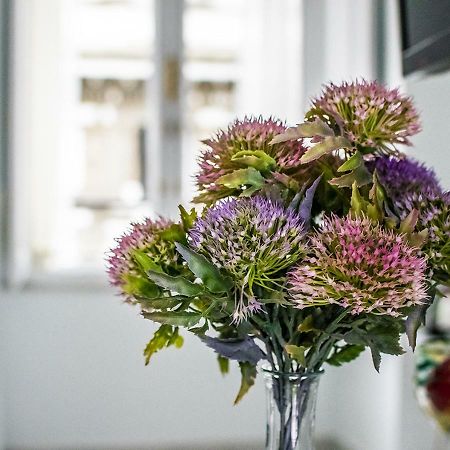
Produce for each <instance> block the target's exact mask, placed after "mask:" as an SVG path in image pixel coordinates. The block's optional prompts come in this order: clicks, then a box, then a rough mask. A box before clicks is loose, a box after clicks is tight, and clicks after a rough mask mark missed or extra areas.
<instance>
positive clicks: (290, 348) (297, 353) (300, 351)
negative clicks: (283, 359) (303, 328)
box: [284, 344, 307, 366]
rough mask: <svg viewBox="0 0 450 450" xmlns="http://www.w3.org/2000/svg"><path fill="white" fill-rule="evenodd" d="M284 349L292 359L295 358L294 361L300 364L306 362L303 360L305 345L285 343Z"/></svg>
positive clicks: (302, 364)
mask: <svg viewBox="0 0 450 450" xmlns="http://www.w3.org/2000/svg"><path fill="white" fill-rule="evenodd" d="M284 349H285V350H286V352H287V354H288V355H289V356H290V357H291V358H292V359H295V361H297V362H298V363H299V364H300V365H301V366H304V365H305V363H306V361H305V351H306V350H307V347H302V346H298V345H291V344H286V345H285V346H284Z"/></svg>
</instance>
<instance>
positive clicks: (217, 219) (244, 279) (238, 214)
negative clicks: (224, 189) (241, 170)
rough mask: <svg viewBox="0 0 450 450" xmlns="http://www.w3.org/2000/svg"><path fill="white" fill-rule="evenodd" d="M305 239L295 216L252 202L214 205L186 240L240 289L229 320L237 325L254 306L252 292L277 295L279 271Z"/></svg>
mask: <svg viewBox="0 0 450 450" xmlns="http://www.w3.org/2000/svg"><path fill="white" fill-rule="evenodd" d="M304 234H305V232H304V226H303V222H302V221H301V219H300V217H299V216H298V215H297V214H296V213H295V212H293V211H292V210H290V209H285V208H284V207H282V206H281V205H279V204H277V203H275V202H273V201H272V200H270V199H268V198H264V197H261V196H255V197H249V198H242V197H241V198H236V199H230V200H225V201H222V202H220V203H217V204H216V205H215V206H214V207H212V208H210V209H208V210H207V211H206V214H205V216H204V217H203V218H200V219H198V220H197V222H196V223H195V225H194V227H193V228H192V229H191V230H190V232H189V238H190V243H191V245H192V246H193V247H194V248H195V249H197V251H199V252H200V253H201V254H203V255H204V256H206V257H207V258H208V259H209V260H210V261H212V262H213V263H214V264H215V265H216V266H217V267H219V268H222V269H224V270H225V271H226V272H227V273H228V274H229V275H231V277H232V278H233V279H234V280H235V281H236V282H237V283H238V284H240V286H241V297H240V298H239V299H237V302H236V312H235V316H234V318H235V320H240V319H242V318H244V317H246V314H247V313H248V307H249V306H250V307H255V306H257V305H258V302H257V299H255V298H254V295H253V286H254V285H258V286H261V287H264V288H268V289H271V288H274V287H275V289H277V287H276V286H277V283H280V282H281V281H282V280H283V279H284V272H283V271H285V270H286V269H287V268H289V267H291V266H292V265H293V264H294V263H295V262H297V261H298V260H299V259H300V258H301V257H302V256H303V255H304V252H305V248H304V244H303V243H302V240H303V237H304ZM247 288H248V289H247ZM245 292H247V293H246V294H244V293H245ZM244 295H245V296H246V297H247V298H244ZM250 312H251V311H250Z"/></svg>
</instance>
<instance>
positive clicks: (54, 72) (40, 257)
mask: <svg viewBox="0 0 450 450" xmlns="http://www.w3.org/2000/svg"><path fill="white" fill-rule="evenodd" d="M282 3H283V8H280V2H278V1H275V0H265V1H259V0H248V1H246V2H242V1H240V0H185V1H184V2H183V1H182V0H154V1H148V0H115V1H105V0H47V1H46V2H40V1H39V0H28V1H23V0H18V1H17V2H15V16H16V22H17V23H16V24H15V29H16V32H15V33H16V34H15V36H14V39H15V41H16V42H15V52H16V63H15V68H14V71H15V73H14V79H15V80H17V83H16V85H15V86H14V89H13V90H14V104H15V110H16V113H15V116H14V117H15V122H16V125H15V133H14V135H15V136H14V159H15V160H16V161H15V165H16V166H19V165H20V167H21V168H20V172H19V173H17V174H16V177H15V184H14V193H15V194H14V197H15V198H14V199H13V200H14V203H15V205H16V206H17V205H19V206H20V208H19V209H20V210H21V214H19V215H18V216H19V217H20V218H22V219H23V220H16V222H15V229H16V231H15V233H16V236H19V239H16V242H18V243H19V245H20V246H22V249H25V250H28V256H29V257H30V260H31V270H32V272H54V271H60V270H79V269H80V268H83V269H84V270H86V269H87V270H96V269H100V270H101V268H102V266H103V258H104V252H105V250H106V249H107V248H109V247H110V246H111V245H113V237H114V236H117V235H118V234H119V233H120V232H122V231H123V230H124V228H125V227H126V225H127V224H128V222H129V221H130V220H139V219H140V218H141V217H143V216H144V215H155V214H156V213H158V212H160V208H161V204H162V206H166V204H170V205H171V206H172V210H173V209H174V208H173V206H174V205H175V204H176V203H178V202H188V201H189V200H190V199H191V198H192V197H193V194H194V183H193V179H192V174H193V173H194V172H195V170H196V157H197V155H198V152H199V150H200V149H201V144H200V143H199V140H200V139H202V138H205V137H208V136H209V135H211V134H212V133H213V132H215V131H216V130H217V129H218V128H219V127H224V126H226V125H227V124H228V123H229V122H230V121H231V120H233V118H234V117H236V116H240V117H243V115H244V114H245V113H250V114H252V113H253V114H255V113H263V114H264V113H268V112H269V111H270V112H273V111H275V113H276V111H277V109H276V108H273V105H274V103H278V104H282V105H283V106H282V108H281V107H279V108H278V110H283V111H287V112H288V114H287V115H289V114H290V113H292V112H293V111H295V112H297V111H298V113H300V111H301V109H302V105H301V102H300V101H299V100H298V99H299V98H300V94H301V93H300V86H301V83H300V82H299V80H300V71H301V67H300V64H299V61H300V59H301V51H300V44H301V26H300V24H301V7H302V6H301V2H298V1H296V0H282ZM177 17H178V19H177ZM177 20H178V22H177ZM161 21H162V22H161ZM177 23H180V24H181V23H183V27H182V28H183V34H182V37H181V35H180V34H179V31H180V30H179V28H177V25H176V24H177ZM174 24H175V25H174ZM174 26H175V28H173V27H174ZM171 27H172V29H171ZM180 28H181V25H180ZM158 30H159V31H158ZM261 30H266V32H265V33H262V32H261ZM157 31H158V33H160V35H159V36H156V32H157ZM279 48H286V51H287V52H290V53H287V54H286V55H284V56H283V55H281V56H280V55H277V53H278V49H279ZM292 50H295V51H292ZM170 51H172V52H174V55H175V56H174V58H175V59H174V61H172V60H170V61H169V62H170V64H172V63H173V64H172V65H169V66H170V67H169V66H167V67H168V68H169V69H170V71H171V72H170V73H169V74H167V72H164V70H166V69H167V67H166V66H165V63H166V62H167V61H166V60H164V57H166V56H167V54H168V53H170ZM161 55H162V57H161ZM276 58H279V59H280V58H281V59H282V65H283V68H284V69H283V71H282V72H280V71H279V70H278V73H274V71H273V69H271V63H270V61H271V60H275V59H276ZM177 65H178V66H179V68H180V73H181V75H182V77H181V80H182V81H181V84H180V85H181V88H182V89H181V91H180V94H181V95H180V96H179V98H176V99H175V101H174V103H173V105H168V104H167V105H166V103H165V102H168V103H170V101H171V99H166V98H165V97H164V95H163V94H162V91H163V90H164V89H165V84H164V83H167V82H170V81H172V82H173V81H174V80H175V82H176V81H177V79H176V70H177ZM169 69H167V70H169ZM285 70H287V71H288V72H289V73H290V77H291V81H289V82H287V83H286V82H285V86H284V87H285V90H284V91H283V92H284V93H282V94H281V95H282V98H281V99H280V94H279V93H275V92H274V90H273V89H272V87H273V83H278V80H280V79H281V78H280V77H282V78H283V80H285V76H284V73H285V72H284V71H285ZM264 71H267V76H259V75H260V74H261V73H264ZM162 73H163V75H161V74H162ZM255 74H258V76H255ZM161 76H163V77H167V76H169V78H170V76H172V77H173V76H175V78H173V79H169V80H168V79H162V80H161ZM297 76H298V77H297ZM296 77H297V78H296ZM19 82H20V89H19V88H18V87H19V84H18V83H19ZM159 82H160V83H161V84H160V85H158V83H159ZM157 86H160V87H161V88H158V87H157ZM172 100H173V99H172ZM244 105H245V107H244ZM19 111H20V112H21V114H18V112H19ZM282 118H283V117H282ZM284 118H288V117H284ZM289 118H290V119H291V120H292V116H291V117H289ZM165 133H166V134H165ZM177 134H178V135H179V138H180V140H177V137H176V135H177ZM172 138H173V139H172ZM165 139H166V140H165ZM171 139H172V141H171ZM161 142H162V143H163V145H161ZM171 146H172V147H171ZM180 147H181V148H180ZM16 153H17V154H16ZM25 161H26V163H27V164H25V165H26V169H25V168H24V162H25ZM180 161H181V162H180ZM176 165H179V166H180V167H178V168H177V167H175V166H176ZM177 173H181V175H180V178H181V179H179V180H173V179H174V178H177V177H178V175H177ZM155 174H156V176H155ZM159 175H161V177H159ZM168 179H169V181H170V180H171V179H172V181H170V182H171V183H172V182H173V186H172V187H171V186H169V187H168V186H167V180H168ZM170 189H172V191H173V192H172V193H170V192H169V193H168V191H170ZM155 198H156V199H158V200H160V201H159V202H157V201H155ZM161 212H164V211H161ZM24 224H25V225H24ZM17 229H21V231H20V232H19V231H17ZM22 231H23V235H26V236H27V239H25V240H23V239H21V236H22ZM25 259H26V258H25ZM12 260H13V262H14V263H16V264H19V263H18V261H19V260H20V258H12Z"/></svg>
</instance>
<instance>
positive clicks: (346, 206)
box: [108, 81, 450, 442]
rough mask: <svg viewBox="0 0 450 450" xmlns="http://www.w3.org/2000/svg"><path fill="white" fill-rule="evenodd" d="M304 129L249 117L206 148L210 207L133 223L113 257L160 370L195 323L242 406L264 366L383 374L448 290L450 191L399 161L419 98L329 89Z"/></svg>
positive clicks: (200, 181)
mask: <svg viewBox="0 0 450 450" xmlns="http://www.w3.org/2000/svg"><path fill="white" fill-rule="evenodd" d="M304 120H305V121H303V122H302V123H299V124H298V125H297V126H295V127H289V128H287V127H286V126H285V124H284V123H283V122H282V121H280V120H277V119H273V118H269V119H267V120H266V119H263V118H262V117H258V118H252V117H250V118H244V119H243V120H236V121H235V122H233V123H232V124H231V125H229V127H228V128H227V129H225V130H221V131H219V132H218V133H217V134H216V135H214V136H213V137H212V138H211V139H207V140H205V141H203V144H204V145H205V149H204V151H203V153H202V154H201V156H200V158H199V171H198V173H197V175H196V184H197V187H198V196H197V197H196V198H195V199H194V202H196V203H203V204H204V205H205V207H204V209H203V211H202V212H201V213H200V211H199V210H196V209H195V208H192V209H191V210H190V211H187V210H186V209H184V208H183V207H180V214H181V217H180V223H176V224H175V223H173V222H171V221H168V220H163V219H160V220H156V221H153V220H150V219H147V220H146V221H145V222H143V223H137V224H133V225H132V228H131V230H130V231H129V232H128V233H126V234H125V235H123V236H122V237H120V238H119V239H118V240H117V241H118V245H117V247H116V248H114V249H113V250H112V251H111V254H110V256H109V258H108V272H109V277H110V280H111V283H112V284H114V285H115V286H117V287H118V288H119V289H120V291H121V293H122V294H123V295H124V296H125V297H126V299H127V301H129V302H135V303H137V304H138V305H139V306H140V308H141V312H142V315H143V317H144V318H145V319H149V320H152V321H154V322H157V323H159V324H160V328H159V330H157V331H156V333H155V335H154V337H153V338H152V339H151V340H150V342H149V344H148V345H147V347H146V349H145V356H146V359H147V361H148V360H149V359H150V357H151V356H152V355H153V354H154V353H155V352H157V351H159V350H161V349H162V348H165V347H169V346H172V345H175V346H178V345H179V344H180V343H181V337H180V335H179V328H180V327H183V328H185V329H187V330H188V331H189V332H192V333H195V334H196V335H197V336H199V337H200V339H201V340H202V341H203V342H205V343H206V344H207V345H208V346H209V347H211V348H212V349H214V350H215V351H216V352H217V353H218V354H219V357H220V358H219V362H220V367H221V370H222V371H226V370H227V368H228V360H236V361H237V362H238V363H239V365H240V369H241V373H242V377H243V381H242V384H241V389H240V391H239V394H238V396H237V399H236V401H239V400H240V398H241V397H242V396H243V395H244V394H245V393H246V392H247V390H248V389H249V387H250V386H251V385H252V384H253V382H254V378H255V376H256V373H257V369H256V366H257V364H258V362H259V361H260V360H261V359H266V361H267V362H268V364H270V366H271V370H272V371H283V372H284V373H296V374H304V373H308V372H315V371H319V370H321V369H322V366H323V364H324V363H325V362H328V363H330V364H334V365H341V364H343V363H344V362H348V361H350V360H352V359H354V358H356V357H357V356H358V355H359V354H360V353H361V352H362V351H363V349H364V348H366V347H369V348H370V351H371V353H372V360H373V363H374V366H375V368H376V369H377V370H378V369H379V366H380V361H381V356H380V355H381V353H389V354H398V355H400V354H402V353H403V349H402V348H401V346H400V344H399V337H400V334H401V333H403V332H404V331H405V330H407V334H408V340H409V343H410V345H411V346H412V347H414V346H415V340H416V332H417V329H418V328H419V326H420V324H421V323H423V314H424V313H425V310H426V307H427V306H429V304H430V303H431V302H432V301H433V298H434V296H435V295H436V293H437V286H438V285H447V286H450V214H449V213H450V193H444V192H443V190H442V188H441V187H440V185H439V182H438V180H437V178H436V175H435V173H434V172H433V171H432V170H430V169H428V168H426V167H425V166H424V165H423V164H421V163H419V162H417V161H415V160H413V159H409V158H407V157H406V156H405V155H403V154H402V153H401V152H400V151H399V149H398V146H399V145H403V144H407V145H409V144H410V141H409V138H410V136H412V135H414V134H415V133H417V132H418V131H419V128H420V126H419V120H418V115H417V112H416V110H415V108H414V106H413V104H412V101H411V99H410V98H409V97H407V96H404V95H402V94H400V93H399V92H398V90H389V89H388V88H386V87H385V86H383V85H380V84H377V83H376V82H366V81H356V82H350V83H343V84H341V85H336V84H329V85H327V86H325V88H324V90H323V92H322V94H321V95H320V96H319V97H317V98H316V99H314V100H313V101H312V106H311V109H310V110H309V111H308V112H307V114H306V116H305V118H304ZM375 173H376V174H377V176H375V175H374V174H375ZM383 187H384V188H385V189H383ZM398 219H401V220H398ZM404 219H405V220H404ZM399 222H400V223H399ZM422 244H423V246H422V247H421V248H420V249H419V248H418V246H419V245H422ZM355 316H357V317H356V318H355ZM261 347H264V351H263V350H262V348H261ZM280 380H281V378H280ZM277 389H284V387H283V385H278V387H277ZM278 392H281V390H279V391H278ZM277 405H278V407H279V409H280V411H279V412H280V415H284V414H285V412H286V411H285V410H283V408H285V406H286V405H284V402H278V404H277ZM285 417H288V416H285ZM280 442H281V441H280ZM285 442H291V441H290V440H289V439H287V440H286V441H285Z"/></svg>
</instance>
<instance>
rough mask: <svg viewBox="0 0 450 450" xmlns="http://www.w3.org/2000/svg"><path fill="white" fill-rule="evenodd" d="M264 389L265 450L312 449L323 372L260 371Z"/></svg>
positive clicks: (265, 369)
mask: <svg viewBox="0 0 450 450" xmlns="http://www.w3.org/2000/svg"><path fill="white" fill-rule="evenodd" d="M262 374H263V376H264V381H265V387H266V414H267V429H266V447H265V448H266V450H314V448H315V447H314V422H315V410H316V400H317V390H318V386H319V380H320V377H321V375H322V374H323V371H320V372H309V373H296V372H292V373H289V372H277V371H273V370H270V369H267V368H264V369H262Z"/></svg>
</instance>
